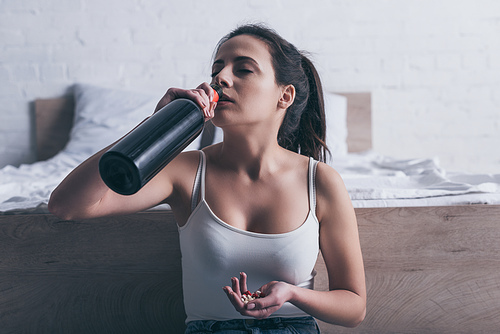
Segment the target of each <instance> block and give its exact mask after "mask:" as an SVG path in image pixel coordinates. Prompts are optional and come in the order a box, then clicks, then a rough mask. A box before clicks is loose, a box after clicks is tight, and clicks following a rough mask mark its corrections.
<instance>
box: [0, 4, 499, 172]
mask: <svg viewBox="0 0 500 334" xmlns="http://www.w3.org/2000/svg"><path fill="white" fill-rule="evenodd" d="M254 21H263V22H267V23H269V24H270V25H271V26H273V27H274V28H276V29H277V30H278V31H279V32H281V34H282V35H283V36H284V37H285V38H287V39H289V40H291V41H292V42H293V43H295V44H296V45H297V46H298V47H299V48H302V49H306V50H308V51H310V52H312V53H313V55H314V59H315V61H316V63H317V66H318V69H319V70H320V72H321V74H322V77H323V80H324V84H325V86H326V88H327V89H328V90H333V91H370V92H372V93H373V126H374V129H373V130H374V148H375V150H376V151H378V152H380V153H382V154H387V155H392V156H395V157H400V158H409V157H434V156H437V157H439V159H440V160H441V163H442V165H443V166H444V167H445V168H448V169H453V170H468V171H481V172H499V171H500V154H499V153H498V152H499V150H498V147H499V145H500V94H499V93H498V92H500V1H497V0H475V1H472V0H460V1H457V0H432V1H431V0H398V1H395V0H392V1H391V0H355V1H352V0H337V1H310V2H304V1H297V0H287V1H284V0H263V1H261V0H247V1H231V0H219V1H216V2H208V1H202V0H200V1H165V0H108V1H98V0H70V1H66V0H44V1H41V0H22V1H18V0H0V167H1V166H4V165H6V164H13V165H19V164H20V163H29V162H32V161H33V159H34V145H33V128H32V117H31V114H30V105H29V103H30V101H33V99H35V98H37V97H51V96H58V95H61V94H63V93H64V92H65V90H66V89H67V87H68V86H70V85H71V84H73V83H75V82H88V83H95V84H101V85H107V86H115V87H121V88H123V87H125V88H133V89H137V90H153V91H155V92H158V94H161V93H162V92H163V91H165V90H166V89H167V88H168V87H170V86H172V85H175V86H181V87H193V86H196V85H197V84H198V83H199V82H201V81H205V80H208V79H209V78H208V74H209V68H210V58H211V55H212V51H213V47H214V46H215V44H216V42H217V41H218V40H219V38H220V37H221V36H223V35H224V34H225V33H227V32H228V31H229V30H231V29H232V28H234V27H235V26H236V25H237V24H238V23H244V22H254Z"/></svg>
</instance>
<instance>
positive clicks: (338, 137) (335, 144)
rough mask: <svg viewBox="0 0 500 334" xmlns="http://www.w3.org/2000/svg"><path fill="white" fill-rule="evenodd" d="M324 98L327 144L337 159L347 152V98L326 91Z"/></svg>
mask: <svg viewBox="0 0 500 334" xmlns="http://www.w3.org/2000/svg"><path fill="white" fill-rule="evenodd" d="M324 98H325V118H326V145H327V146H328V148H329V149H330V152H331V154H332V156H331V160H335V159H336V158H339V157H343V156H345V155H346V154H347V98H346V97H345V96H342V95H338V94H334V93H325V95H324ZM327 162H328V163H331V161H327Z"/></svg>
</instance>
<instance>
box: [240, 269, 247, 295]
mask: <svg viewBox="0 0 500 334" xmlns="http://www.w3.org/2000/svg"><path fill="white" fill-rule="evenodd" d="M240 291H241V293H245V292H247V291H248V288H247V274H246V273H245V272H241V273H240Z"/></svg>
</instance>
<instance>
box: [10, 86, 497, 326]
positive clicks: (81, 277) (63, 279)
mask: <svg viewBox="0 0 500 334" xmlns="http://www.w3.org/2000/svg"><path fill="white" fill-rule="evenodd" d="M344 95H345V96H347V98H348V109H349V111H348V129H349V135H348V143H349V150H350V151H351V152H353V151H361V150H364V149H367V148H370V147H371V120H370V117H371V116H370V115H371V108H370V104H371V103H370V94H367V93H350V94H344ZM73 107H74V103H73V101H72V98H71V97H67V98H58V99H49V100H37V101H36V102H35V113H36V124H37V143H38V145H39V146H38V150H39V151H38V152H39V158H40V160H43V159H47V158H48V157H50V156H52V155H54V154H55V153H56V152H58V151H59V150H60V149H61V148H62V147H63V146H64V143H65V142H66V141H67V139H68V133H69V129H70V127H71V124H72V109H73ZM356 214H357V218H358V224H359V233H360V239H361V245H362V250H363V256H364V261H365V269H366V280H367V288H368V305H367V316H366V319H365V321H364V322H363V323H362V324H361V325H360V326H359V327H357V328H355V329H345V328H341V327H338V326H334V325H329V324H325V323H323V322H319V324H320V327H321V329H322V332H323V333H344V332H349V333H472V332H473V333H481V332H483V333H490V332H494V331H497V330H498V329H499V328H500V317H499V311H500V274H499V270H498V268H499V267H500V242H499V240H500V206H497V205H491V206H488V205H471V206H443V207H411V208H410V207H407V208H405V207H400V208H372V209H356ZM0 227H1V229H0V250H1V254H2V255H1V260H0V265H1V274H0V291H1V292H2V293H1V296H0V328H2V332H5V333H182V332H183V328H184V318H185V314H184V308H183V302H182V287H181V265H180V251H179V241H178V234H177V227H176V224H175V221H174V218H173V215H172V213H171V212H169V211H149V212H142V213H137V214H133V215H127V216H121V217H113V218H100V219H90V220H85V221H63V220H60V219H58V218H57V217H55V216H53V215H50V214H32V215H10V216H9V215H3V216H0ZM316 270H317V271H318V276H317V279H316V284H315V287H316V289H318V290H325V289H328V287H327V277H326V270H325V266H324V263H323V261H322V258H321V256H320V257H319V259H318V263H317V265H316Z"/></svg>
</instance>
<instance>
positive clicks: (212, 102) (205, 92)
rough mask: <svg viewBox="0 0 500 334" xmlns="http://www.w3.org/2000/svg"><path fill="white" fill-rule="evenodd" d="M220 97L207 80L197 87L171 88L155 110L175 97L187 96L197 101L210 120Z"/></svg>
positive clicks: (206, 117)
mask: <svg viewBox="0 0 500 334" xmlns="http://www.w3.org/2000/svg"><path fill="white" fill-rule="evenodd" d="M220 93H222V90H221V91H220ZM219 97H220V96H218V93H217V92H216V91H215V90H214V89H213V88H212V87H211V86H210V85H209V84H208V83H206V82H204V83H202V84H200V85H199V86H198V87H196V89H181V88H170V89H169V90H167V92H166V93H165V95H163V97H162V98H161V99H160V101H159V102H158V104H157V105H156V109H155V112H157V111H158V110H160V109H161V108H163V107H164V106H166V105H167V104H169V103H170V102H172V101H173V100H175V99H178V98H185V99H189V100H191V101H193V102H195V103H196V104H197V105H198V106H199V107H200V108H201V110H202V111H203V115H204V117H205V121H208V120H209V119H211V118H213V117H214V110H215V107H216V106H217V101H218V100H219Z"/></svg>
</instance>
